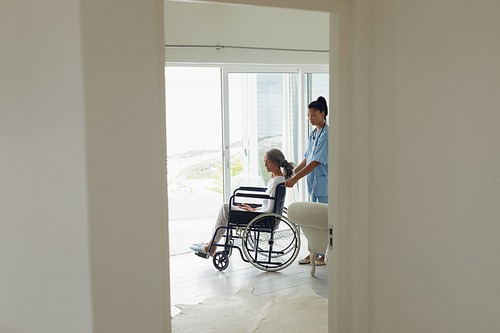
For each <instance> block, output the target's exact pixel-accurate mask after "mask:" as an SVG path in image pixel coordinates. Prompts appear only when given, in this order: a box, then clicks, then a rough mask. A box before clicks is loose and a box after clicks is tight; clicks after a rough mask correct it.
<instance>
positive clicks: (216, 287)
mask: <svg viewBox="0 0 500 333" xmlns="http://www.w3.org/2000/svg"><path fill="white" fill-rule="evenodd" d="M305 255H307V241H306V240H305V239H304V238H303V237H302V246H301V251H300V254H299V257H302V256H305ZM299 257H298V258H299ZM310 269H311V266H310V265H298V264H297V263H296V262H295V263H293V264H291V265H290V266H289V267H287V268H285V269H283V270H281V271H279V272H264V271H261V270H259V269H257V268H255V267H254V266H252V265H251V264H250V263H246V262H244V261H243V260H242V259H241V257H240V255H239V253H238V251H235V252H233V255H232V256H231V259H230V264H229V267H228V268H227V269H226V270H225V271H223V272H220V271H218V270H217V269H215V267H214V266H213V264H212V258H210V259H202V258H200V257H197V256H195V255H194V253H188V254H180V255H174V256H171V257H170V290H171V311H172V316H174V315H176V314H178V313H179V312H180V310H179V308H177V307H176V306H175V304H197V303H199V302H201V301H202V300H204V299H205V298H208V297H212V296H228V295H231V294H234V293H235V292H237V291H238V290H240V289H241V288H243V287H255V290H254V294H255V295H268V296H269V295H285V294H289V293H292V292H295V291H298V290H303V289H313V290H314V291H315V292H316V293H317V294H318V295H320V296H323V297H328V269H327V267H326V266H320V267H317V268H316V274H315V276H311V275H310Z"/></svg>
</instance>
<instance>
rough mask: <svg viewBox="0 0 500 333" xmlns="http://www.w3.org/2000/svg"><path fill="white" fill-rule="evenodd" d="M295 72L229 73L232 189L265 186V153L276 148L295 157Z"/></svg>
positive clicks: (296, 78)
mask: <svg viewBox="0 0 500 333" xmlns="http://www.w3.org/2000/svg"><path fill="white" fill-rule="evenodd" d="M297 80H298V74H297V73H228V110H229V112H228V118H229V121H228V127H229V152H230V153H229V163H228V164H229V168H230V170H229V171H228V173H229V174H230V177H228V178H229V179H230V180H229V181H230V184H231V186H230V188H231V192H232V191H233V190H234V189H235V188H237V187H239V186H259V187H262V186H266V185H267V182H268V181H269V179H270V174H269V173H268V172H267V171H266V169H265V168H264V163H263V156H264V153H265V152H266V151H267V150H269V149H271V148H278V149H280V150H281V151H283V153H284V154H285V156H286V158H287V159H288V160H290V161H293V160H294V159H295V157H296V156H295V155H296V152H295V151H294V150H296V147H297V144H296V141H297V137H298V136H297V132H298V125H297V121H296V118H297V116H298V106H299V104H298V88H297Z"/></svg>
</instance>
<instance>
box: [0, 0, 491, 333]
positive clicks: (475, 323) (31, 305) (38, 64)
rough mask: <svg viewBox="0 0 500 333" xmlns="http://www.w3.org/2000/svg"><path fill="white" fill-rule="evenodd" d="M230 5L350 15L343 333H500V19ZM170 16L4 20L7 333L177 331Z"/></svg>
mask: <svg viewBox="0 0 500 333" xmlns="http://www.w3.org/2000/svg"><path fill="white" fill-rule="evenodd" d="M219 2H224V3H233V4H240V5H249V6H251V5H255V6H269V7H280V8H291V9H302V10H317V11H323V12H329V13H330V17H332V16H334V17H336V18H337V20H336V21H334V22H336V23H335V24H334V25H330V30H329V31H330V33H329V37H328V38H329V59H330V61H329V63H330V68H329V72H330V73H332V71H337V72H338V75H337V76H332V75H331V76H330V105H331V106H332V108H331V109H332V112H331V115H330V116H331V117H332V116H333V117H334V118H333V120H332V118H330V123H331V125H332V132H333V133H336V135H335V137H332V139H333V142H334V144H333V145H332V147H333V149H334V150H333V152H332V154H331V156H335V158H336V160H334V161H333V162H332V167H333V168H334V169H335V170H336V172H337V175H338V177H337V179H336V180H335V181H333V182H332V183H331V184H329V186H330V188H329V191H330V192H329V193H330V195H332V196H333V197H332V198H331V203H330V204H329V214H328V218H329V223H331V224H332V225H333V226H334V248H333V249H332V250H331V254H332V258H334V260H333V261H332V262H331V264H329V265H328V284H329V285H328V299H329V315H328V320H329V323H328V324H329V332H375V333H379V332H380V333H386V332H395V333H396V332H464V333H466V332H467V333H468V332H497V331H499V328H500V319H499V316H498V309H499V308H500V301H499V300H500V289H499V288H498V277H499V275H500V264H499V262H498V260H497V254H498V253H499V252H500V243H499V242H498V236H499V234H500V225H499V223H498V221H499V219H500V131H498V128H500V113H499V112H498V109H499V105H500V96H499V94H498V91H499V88H500V82H499V80H498V77H500V64H499V62H498V59H499V58H500V42H499V39H498V31H499V29H500V21H499V20H498V13H499V12H500V3H499V2H497V1H470V0H456V1H448V0H419V1H416V0H408V1H399V0H383V1H379V0H377V1H372V0H352V1H346V0H333V1H331V0H308V1H302V0H294V1H290V0H224V1H219ZM164 5H165V2H164V1H163V0H130V1H127V2H126V3H125V2H118V1H97V0H55V1H49V2H30V3H29V4H28V3H26V2H22V1H14V0H12V1H11V0H7V1H2V2H1V3H0V31H1V33H0V45H2V47H1V48H0V87H1V88H0V193H1V200H0V244H1V246H0V295H1V297H0V331H1V332H8V333H18V332H30V331H36V332H47V333H49V332H51V333H52V332H96V333H104V332H106V333H107V332H113V333H114V332H123V333H128V332H130V333H135V332H144V331H147V332H171V313H170V300H171V295H170V270H169V257H170V256H169V240H168V239H169V237H168V195H167V188H166V186H165V184H167V166H166V163H165V161H166V146H167V144H166V142H165V141H166V140H165V138H166V129H165V54H166V50H165V30H164V27H165V22H164V21H165V12H164ZM303 24H314V23H310V22H307V23H306V22H303ZM189 25H190V22H189V20H188V19H186V22H185V23H184V24H183V25H182V26H180V27H176V29H188V28H189ZM167 34H168V32H167ZM334 43H337V44H338V45H339V48H337V49H335V48H332V45H333V44H334ZM213 52H214V53H215V52H216V51H213ZM332 65H333V68H332ZM336 89H337V93H333V92H335V91H336ZM334 127H335V128H334Z"/></svg>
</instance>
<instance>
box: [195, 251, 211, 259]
mask: <svg viewBox="0 0 500 333" xmlns="http://www.w3.org/2000/svg"><path fill="white" fill-rule="evenodd" d="M194 254H196V255H197V256H198V257H202V258H203V259H208V257H210V256H209V255H208V253H202V252H195V253H194Z"/></svg>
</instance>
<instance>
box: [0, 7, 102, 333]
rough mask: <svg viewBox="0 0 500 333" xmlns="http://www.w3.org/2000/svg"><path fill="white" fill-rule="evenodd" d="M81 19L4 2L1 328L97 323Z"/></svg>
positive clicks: (0, 22) (80, 328)
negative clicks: (90, 244) (90, 246)
mask: <svg viewBox="0 0 500 333" xmlns="http://www.w3.org/2000/svg"><path fill="white" fill-rule="evenodd" d="M61 12H63V13H65V15H64V16H62V15H59V14H54V13H61ZM78 21H79V9H78V1H58V2H52V3H43V4H42V3H31V4H30V5H29V6H28V5H26V4H25V3H23V2H20V1H9V2H6V1H2V2H1V6H0V31H2V33H1V34H0V45H2V47H0V196H1V197H0V244H1V245H0V295H1V296H0V332H5V333H14V332H16V333H17V332H89V331H91V329H92V321H91V316H92V306H91V294H90V291H91V287H90V264H89V252H88V242H89V235H88V223H87V222H88V203H87V184H86V163H85V160H86V156H85V155H86V153H85V122H84V117H85V108H84V95H83V84H82V81H83V80H82V79H83V73H82V70H81V67H82V66H81V63H82V57H81V53H80V49H81V47H80V37H79V35H80V28H79V25H78ZM62 27H64V28H62Z"/></svg>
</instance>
